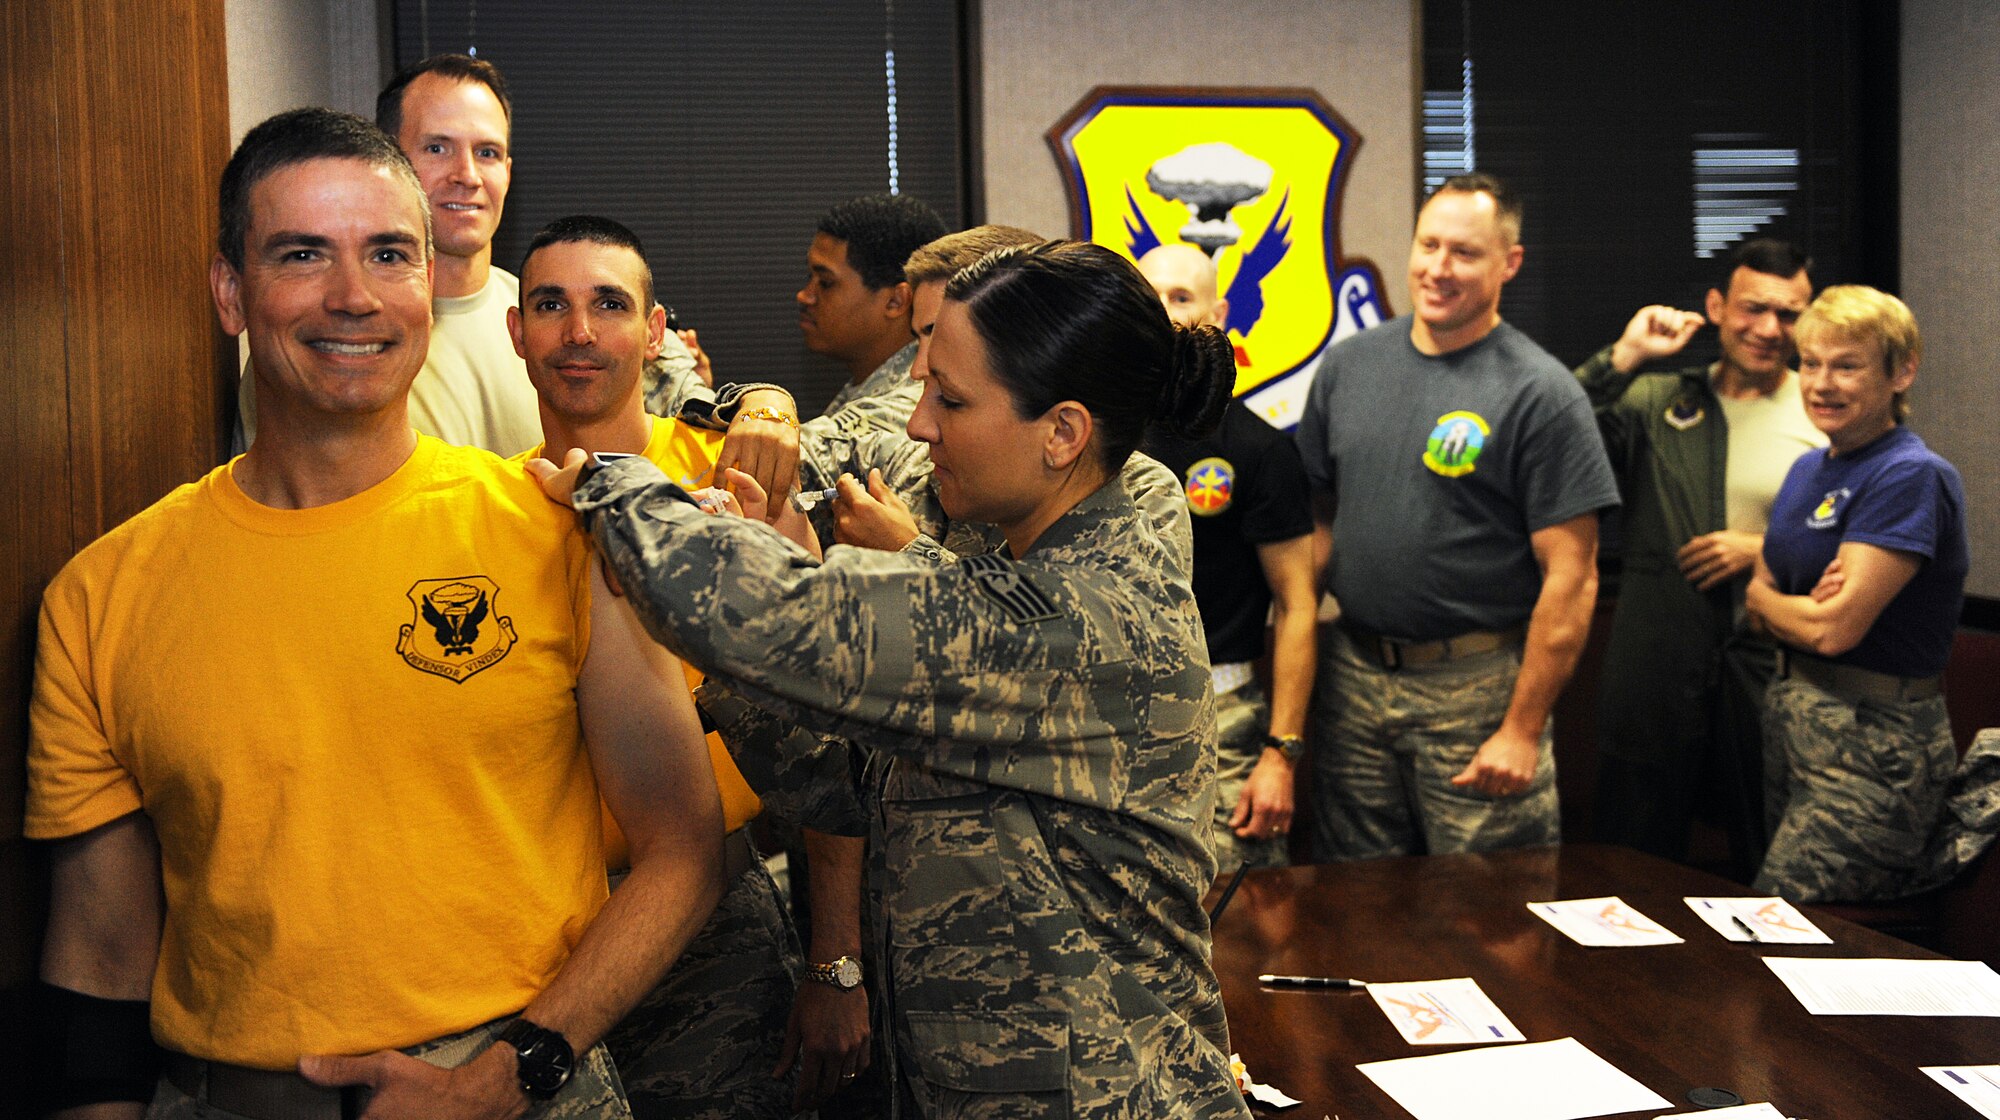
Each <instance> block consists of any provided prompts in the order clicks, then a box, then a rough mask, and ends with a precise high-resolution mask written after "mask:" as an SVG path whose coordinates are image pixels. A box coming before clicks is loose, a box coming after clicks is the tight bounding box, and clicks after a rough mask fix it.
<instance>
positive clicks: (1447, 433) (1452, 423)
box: [1424, 412, 1493, 478]
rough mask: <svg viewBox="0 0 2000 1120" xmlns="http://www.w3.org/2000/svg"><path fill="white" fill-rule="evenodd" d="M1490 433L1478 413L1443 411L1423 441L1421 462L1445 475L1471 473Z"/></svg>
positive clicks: (1456, 475) (1491, 432)
mask: <svg viewBox="0 0 2000 1120" xmlns="http://www.w3.org/2000/svg"><path fill="white" fill-rule="evenodd" d="M1492 434H1493V429H1491V428H1489V427H1487V426H1486V421H1485V420H1483V419H1481V418H1480V416H1479V414H1478V413H1475V412H1447V413H1445V414H1444V415H1443V416H1440V417H1438V422H1437V427H1435V428H1432V429H1431V434H1430V438H1429V439H1427V440H1425V441H1424V466H1426V467H1429V468H1430V469H1431V470H1432V471H1434V472H1436V473H1437V474H1441V475H1443V476H1445V477H1446V478H1458V477H1459V476H1461V475H1468V474H1471V473H1472V470H1473V468H1474V467H1475V466H1477V465H1478V463H1479V453H1480V452H1481V451H1483V450H1485V448H1486V437H1487V436H1490V435H1492Z"/></svg>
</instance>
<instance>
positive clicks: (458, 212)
mask: <svg viewBox="0 0 2000 1120" xmlns="http://www.w3.org/2000/svg"><path fill="white" fill-rule="evenodd" d="M396 143H397V144H399V145H401V146H402V149H403V154H405V155H407V156H409V157H410V163H411V164H412V165H414V166H415V167H416V169H417V178H418V179H419V180H420V181H421V182H422V183H423V184H424V194H425V195H427V196H428V197H429V198H430V203H431V221H432V223H433V224H434V226H435V229H436V234H435V236H436V238H437V251H438V252H440V253H444V254H447V255H449V256H453V257H468V258H478V257H490V254H491V252H492V249H493V231H494V230H495V229H497V228H498V227H499V225H500V210H501V207H502V206H504V205H505V204H506V202H507V186H508V183H509V182H510V181H511V180H512V179H513V175H514V160H513V157H512V156H510V155H508V154H507V113H506V110H504V109H502V108H501V106H500V99H499V98H498V97H496V96H494V93H493V91H492V90H491V89H489V88H487V86H486V84H485V83H484V82H478V81H472V80H469V79H458V78H452V77H447V76H445V75H442V74H420V75H418V76H417V78H416V80H415V81H413V82H411V83H410V84H409V86H408V87H407V88H405V89H404V90H403V121H402V127H401V129H400V130H399V131H398V133H397V135H396Z"/></svg>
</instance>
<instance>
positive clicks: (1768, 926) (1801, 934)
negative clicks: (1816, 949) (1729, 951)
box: [1682, 897, 1833, 945]
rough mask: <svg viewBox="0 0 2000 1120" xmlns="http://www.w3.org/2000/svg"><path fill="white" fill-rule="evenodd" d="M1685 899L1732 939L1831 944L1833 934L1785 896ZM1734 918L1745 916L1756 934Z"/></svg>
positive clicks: (1745, 923)
mask: <svg viewBox="0 0 2000 1120" xmlns="http://www.w3.org/2000/svg"><path fill="white" fill-rule="evenodd" d="M1682 901H1684V902H1686V903H1687V904H1688V908H1689V909H1691V910H1693V911H1694V912H1695V913H1696V914H1697V915H1699V916H1700V917H1701V920H1702V921H1704V922H1707V923H1708V924H1709V925H1710V926H1711V927H1713V928H1714V930H1715V932H1717V933H1719V934H1721V935H1722V936H1724V937H1727V938H1728V939H1729V940H1731V941H1757V942H1763V943H1765V944H1769V945H1831V944H1833V938H1831V937H1828V936H1827V935H1826V932H1825V931H1824V930H1822V929H1820V928H1819V927H1818V926H1816V925H1814V924H1813V923H1812V919H1811V918H1808V917H1806V916H1805V915H1804V914H1801V913H1799V910H1798V907H1796V906H1793V905H1792V904H1791V903H1789V902H1786V901H1785V900H1784V899H1782V898H1695V897H1690V898H1686V899H1683V900H1682ZM1732 918H1741V919H1743V924H1744V925H1747V926H1749V927H1750V928H1751V929H1752V930H1754V931H1756V934H1757V936H1755V937H1752V936H1750V935H1749V934H1747V933H1744V932H1743V930H1742V928H1741V927H1740V926H1738V925H1737V924H1736V923H1735V922H1733V921H1731V920H1730V919H1732Z"/></svg>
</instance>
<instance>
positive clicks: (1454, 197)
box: [1410, 190, 1521, 353]
mask: <svg viewBox="0 0 2000 1120" xmlns="http://www.w3.org/2000/svg"><path fill="white" fill-rule="evenodd" d="M1520 268H1521V247H1520V246H1519V245H1517V244H1514V243H1513V241H1512V240H1511V239H1509V238H1508V237H1507V236H1506V234H1505V232H1504V231H1503V229H1502V226H1501V222H1500V216H1499V207H1498V206H1497V205H1496V204H1495V203H1494V200H1493V196H1492V195H1490V194H1487V193H1486V192H1485V191H1452V190H1444V191H1439V192H1438V193H1436V194H1434V195H1432V196H1431V200H1430V201H1429V202H1427V203H1425V204H1424V208H1423V210H1422V211H1421V212H1420V213H1419V214H1418V215H1417V233H1416V236H1415V238H1413V239H1412V240H1411V242H1410V303H1411V305H1412V306H1413V307H1414V308H1415V311H1416V323H1415V326H1414V328H1413V335H1414V336H1415V340H1416V342H1417V344H1418V349H1420V350H1424V351H1425V352H1426V353H1449V352H1450V351H1453V350H1459V349H1462V348H1464V347H1466V346H1470V345H1472V344H1473V343H1475V342H1477V341H1479V340H1480V339H1481V338H1484V337H1485V336H1486V334H1487V332H1488V331H1491V330H1492V329H1493V328H1494V327H1495V326H1498V325H1499V323H1500V289H1501V288H1502V287H1504V286H1505V285H1506V283H1507V281H1509V280H1512V279H1513V278H1514V274H1515V273H1516V272H1518V271H1519V270H1520Z"/></svg>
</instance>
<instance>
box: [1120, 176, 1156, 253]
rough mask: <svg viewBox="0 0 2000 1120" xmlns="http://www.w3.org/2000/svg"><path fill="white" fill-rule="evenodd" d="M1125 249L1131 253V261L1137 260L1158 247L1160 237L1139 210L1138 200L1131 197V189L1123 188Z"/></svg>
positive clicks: (1128, 187)
mask: <svg viewBox="0 0 2000 1120" xmlns="http://www.w3.org/2000/svg"><path fill="white" fill-rule="evenodd" d="M1125 206H1126V215H1125V247H1126V248H1127V249H1128V250H1130V251H1131V253H1132V259H1133V260H1135V261H1136V260H1138V259H1139V258H1140V257H1143V256H1145V255H1146V254H1147V253H1150V252H1152V251H1153V250H1155V249H1157V248H1159V247H1160V235H1159V234H1157V233H1154V232H1153V227H1152V225H1151V224H1150V223H1148V222H1147V221H1146V215H1145V214H1144V213H1143V212H1141V211H1140V209H1139V200H1138V199H1136V198H1133V197H1132V188H1131V187H1130V186H1127V187H1126V188H1125Z"/></svg>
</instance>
